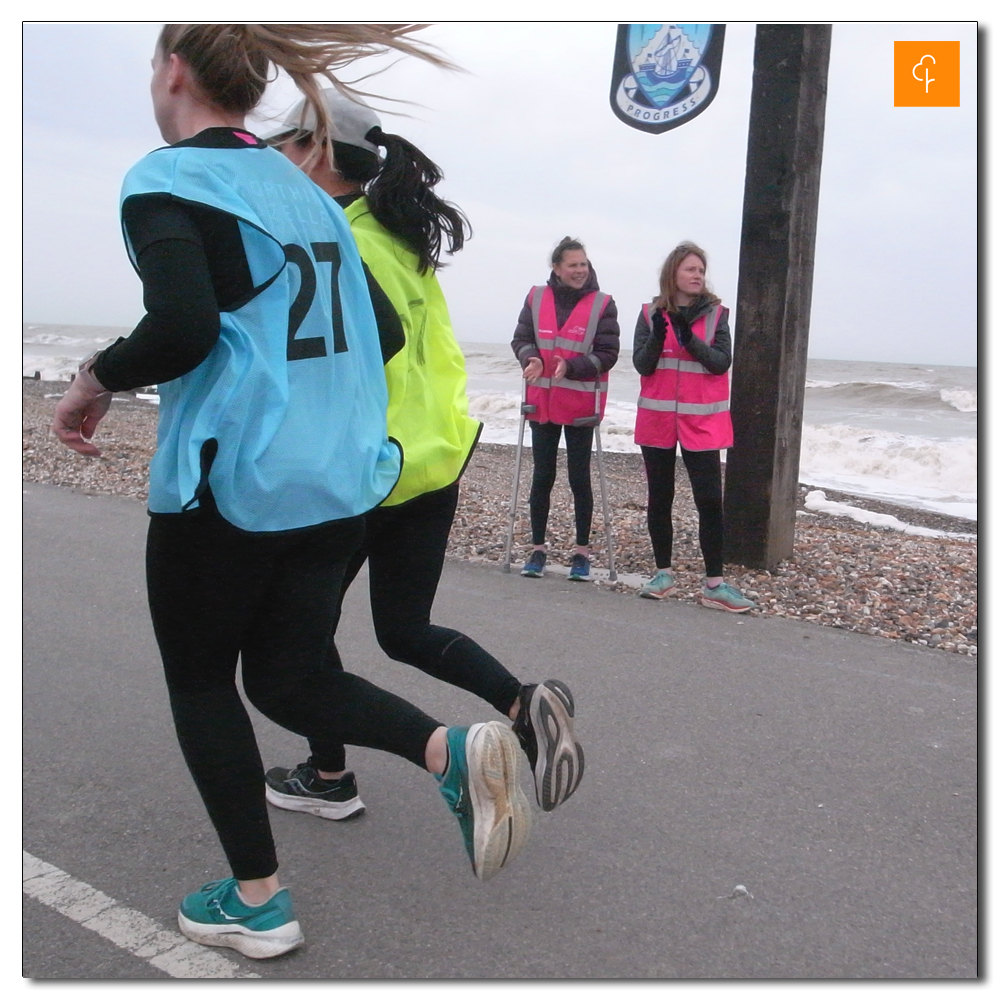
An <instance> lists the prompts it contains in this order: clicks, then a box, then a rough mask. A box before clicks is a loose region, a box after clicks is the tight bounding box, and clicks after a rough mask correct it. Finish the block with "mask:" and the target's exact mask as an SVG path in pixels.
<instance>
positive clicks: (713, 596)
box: [701, 583, 757, 614]
mask: <svg viewBox="0 0 1000 1000" xmlns="http://www.w3.org/2000/svg"><path fill="white" fill-rule="evenodd" d="M701 603H702V604H704V605H705V607H706V608H718V609H719V610H720V611H732V612H733V613H734V614H741V613H742V612H744V611H751V610H753V609H754V608H756V607H757V605H756V604H754V602H753V601H751V600H750V598H749V597H744V596H743V595H742V594H741V593H740V592H739V590H738V589H737V588H736V587H734V586H733V585H732V584H730V583H720V584H719V586H718V587H702V588H701Z"/></svg>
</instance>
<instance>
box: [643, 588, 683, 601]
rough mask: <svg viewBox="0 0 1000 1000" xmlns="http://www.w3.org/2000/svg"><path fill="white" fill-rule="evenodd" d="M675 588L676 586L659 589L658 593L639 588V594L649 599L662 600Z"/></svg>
mask: <svg viewBox="0 0 1000 1000" xmlns="http://www.w3.org/2000/svg"><path fill="white" fill-rule="evenodd" d="M675 590H677V588H676V587H671V588H670V589H669V590H661V591H660V592H659V593H656V592H655V591H652V590H640V591H639V596H640V597H645V598H647V599H648V600H650V601H662V600H663V598H664V597H669V596H670V595H671V594H672V593H674V591H675Z"/></svg>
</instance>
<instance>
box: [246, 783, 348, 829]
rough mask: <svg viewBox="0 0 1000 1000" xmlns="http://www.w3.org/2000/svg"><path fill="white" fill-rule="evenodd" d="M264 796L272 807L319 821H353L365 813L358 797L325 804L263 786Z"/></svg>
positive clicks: (320, 800) (322, 801) (321, 800)
mask: <svg viewBox="0 0 1000 1000" xmlns="http://www.w3.org/2000/svg"><path fill="white" fill-rule="evenodd" d="M264 795H265V796H266V797H267V801H268V802H270V803H271V805H272V806H277V807H278V808H279V809H287V810H288V811H289V812H300V813H308V814H309V815H310V816H319V818H320V819H332V820H337V821H340V820H345V819H354V817H355V816H360V815H361V814H362V813H364V811H365V804H364V802H362V801H361V799H360V798H358V796H356V795H355V796H354V798H353V799H348V800H347V801H346V802H326V801H324V800H323V799H304V798H303V797H302V796H301V795H288V794H286V793H285V792H279V791H276V790H275V789H274V788H272V787H271V786H270V785H265V786H264Z"/></svg>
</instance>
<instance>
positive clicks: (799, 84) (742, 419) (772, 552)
mask: <svg viewBox="0 0 1000 1000" xmlns="http://www.w3.org/2000/svg"><path fill="white" fill-rule="evenodd" d="M830 35H831V28H830V25H828V24H808V25H801V24H766V25H765V24H761V25H758V26H757V39H756V46H755V49H754V72H753V91H752V96H751V100H750V130H749V140H748V144H747V169H746V185H745V188H744V193H743V233H742V237H741V242H740V273H739V288H738V291H737V296H736V328H735V331H734V342H735V354H734V357H735V363H734V365H733V382H732V396H731V408H732V417H733V428H734V435H735V439H734V445H733V448H732V449H731V450H730V451H729V453H728V454H727V456H726V491H725V501H724V503H725V520H726V561H727V562H732V563H740V564H742V565H744V566H751V567H755V568H759V569H774V568H776V567H777V565H778V563H779V562H780V561H781V560H782V559H787V558H788V557H789V556H791V554H792V547H793V544H794V541H795V506H796V499H797V490H798V478H799V447H800V445H801V440H802V407H803V402H804V399H805V382H806V348H807V346H808V342H809V309H810V305H811V302H812V276H813V256H814V250H815V246H816V214H817V209H818V205H819V176H820V164H821V162H822V158H823V121H824V113H825V110H826V76H827V66H828V64H829V60H830Z"/></svg>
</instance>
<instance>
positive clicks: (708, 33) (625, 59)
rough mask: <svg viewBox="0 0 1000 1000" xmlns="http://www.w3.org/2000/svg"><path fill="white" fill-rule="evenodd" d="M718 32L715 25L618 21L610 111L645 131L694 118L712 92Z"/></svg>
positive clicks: (718, 61) (715, 82)
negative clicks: (624, 22)
mask: <svg viewBox="0 0 1000 1000" xmlns="http://www.w3.org/2000/svg"><path fill="white" fill-rule="evenodd" d="M724 34H725V25H721V24H719V25H712V24H623V25H619V29H618V46H617V49H616V52H615V70H614V76H613V78H612V95H611V106H612V108H613V109H614V111H615V114H616V115H618V117H619V118H621V119H622V120H623V121H626V122H627V123H628V124H629V125H633V126H634V127H636V128H640V129H644V130H645V131H648V132H663V131H666V130H667V129H669V128H675V127H676V126H677V125H680V124H682V123H683V121H685V120H690V119H691V118H693V117H695V116H696V115H697V114H699V113H700V112H701V111H703V110H704V109H705V107H707V106H708V104H709V103H711V100H712V98H713V97H714V96H715V90H716V88H717V87H718V79H719V68H720V65H721V62H722V42H723V36H724Z"/></svg>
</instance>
